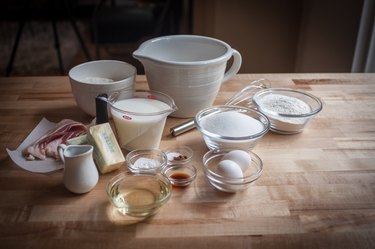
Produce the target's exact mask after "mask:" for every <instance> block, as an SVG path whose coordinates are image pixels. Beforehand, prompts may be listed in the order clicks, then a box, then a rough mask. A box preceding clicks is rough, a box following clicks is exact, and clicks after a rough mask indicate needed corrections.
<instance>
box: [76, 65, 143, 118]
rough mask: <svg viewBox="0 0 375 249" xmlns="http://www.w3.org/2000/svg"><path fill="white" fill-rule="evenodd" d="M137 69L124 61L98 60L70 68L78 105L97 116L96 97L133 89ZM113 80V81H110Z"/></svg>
mask: <svg viewBox="0 0 375 249" xmlns="http://www.w3.org/2000/svg"><path fill="white" fill-rule="evenodd" d="M136 75H137V69H136V68H135V67H134V66H132V65H130V64H128V63H126V62H122V61H116V60H98V61H90V62H86V63H83V64H80V65H77V66H75V67H73V68H72V69H70V70H69V80H70V85H71V87H72V92H73V95H74V98H75V100H76V102H77V105H78V106H79V107H80V108H81V109H82V110H83V111H84V112H86V113H87V114H89V115H91V116H93V117H95V116H96V106H95V98H96V97H97V96H98V95H99V94H102V93H106V94H108V95H110V94H112V93H114V92H118V91H121V90H124V89H129V90H130V89H133V88H134V83H135V77H136ZM109 81H111V82H109Z"/></svg>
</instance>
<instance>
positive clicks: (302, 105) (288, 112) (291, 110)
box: [252, 88, 323, 134]
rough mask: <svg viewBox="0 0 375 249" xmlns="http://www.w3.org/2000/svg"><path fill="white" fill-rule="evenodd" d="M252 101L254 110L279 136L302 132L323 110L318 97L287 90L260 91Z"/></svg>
mask: <svg viewBox="0 0 375 249" xmlns="http://www.w3.org/2000/svg"><path fill="white" fill-rule="evenodd" d="M252 101H253V104H254V106H255V108H256V109H257V110H259V111H260V112H262V113H264V114H265V115H266V116H267V117H268V119H269V120H270V123H271V126H270V129H271V130H272V131H274V132H276V133H280V134H296V133H299V132H302V131H303V129H304V128H305V127H306V125H307V124H308V123H309V121H310V120H311V119H312V118H313V117H314V116H315V115H317V114H318V113H319V112H320V111H321V110H322V108H323V104H322V101H321V100H320V99H319V98H318V97H316V96H314V95H312V94H309V93H306V92H303V91H298V90H294V89H289V88H269V89H263V90H260V91H259V92H257V93H256V94H254V96H253V99H252Z"/></svg>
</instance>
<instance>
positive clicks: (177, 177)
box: [170, 172, 190, 180]
mask: <svg viewBox="0 0 375 249" xmlns="http://www.w3.org/2000/svg"><path fill="white" fill-rule="evenodd" d="M170 177H171V178H173V179H175V180H187V179H189V178H190V175H189V174H187V173H184V172H176V173H173V174H172V175H170Z"/></svg>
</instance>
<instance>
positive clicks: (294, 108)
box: [259, 93, 311, 115]
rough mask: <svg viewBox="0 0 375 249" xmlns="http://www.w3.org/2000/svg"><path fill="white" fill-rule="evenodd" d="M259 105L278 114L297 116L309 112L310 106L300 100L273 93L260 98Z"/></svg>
mask: <svg viewBox="0 0 375 249" xmlns="http://www.w3.org/2000/svg"><path fill="white" fill-rule="evenodd" d="M259 104H260V106H261V107H262V108H264V109H266V110H269V111H273V112H277V113H280V114H290V115H299V114H306V113H309V112H310V111H311V108H310V106H309V105H308V104H306V103H305V102H304V101H302V100H300V99H297V98H295V97H289V96H284V95H280V94H273V93H272V94H269V95H266V96H264V97H263V98H261V99H260V100H259Z"/></svg>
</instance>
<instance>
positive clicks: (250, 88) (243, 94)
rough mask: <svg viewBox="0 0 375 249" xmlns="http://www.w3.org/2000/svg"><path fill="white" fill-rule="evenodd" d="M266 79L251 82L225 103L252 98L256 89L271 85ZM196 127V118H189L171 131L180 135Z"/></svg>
mask: <svg viewBox="0 0 375 249" xmlns="http://www.w3.org/2000/svg"><path fill="white" fill-rule="evenodd" d="M265 81H266V80H265V79H259V80H255V81H252V82H250V83H249V84H248V85H247V86H246V87H244V88H243V89H241V91H239V92H237V93H236V94H234V95H233V96H232V97H231V98H230V99H229V100H228V101H227V102H226V103H225V105H237V104H239V103H241V102H242V101H245V100H247V99H249V98H251V97H252V96H253V95H254V92H255V91H256V90H260V89H264V88H267V87H269V86H267V85H266V83H265ZM194 128H195V124H194V119H189V120H188V121H185V122H184V123H181V124H179V125H176V126H174V127H172V128H171V129H170V131H169V132H170V133H171V134H172V136H175V137H176V136H178V135H180V134H182V133H185V132H187V131H190V130H192V129H194Z"/></svg>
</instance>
